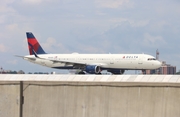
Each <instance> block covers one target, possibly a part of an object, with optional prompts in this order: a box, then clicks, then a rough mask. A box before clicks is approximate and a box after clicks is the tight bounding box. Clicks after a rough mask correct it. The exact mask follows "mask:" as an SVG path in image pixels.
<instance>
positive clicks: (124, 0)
mask: <svg viewBox="0 0 180 117" xmlns="http://www.w3.org/2000/svg"><path fill="white" fill-rule="evenodd" d="M128 3H129V0H96V4H97V6H98V7H103V8H112V9H116V8H119V7H122V6H126V5H127V4H128Z"/></svg>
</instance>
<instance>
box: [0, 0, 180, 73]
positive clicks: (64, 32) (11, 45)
mask: <svg viewBox="0 0 180 117" xmlns="http://www.w3.org/2000/svg"><path fill="white" fill-rule="evenodd" d="M26 32H33V34H34V35H35V37H36V38H37V39H38V40H39V42H40V43H41V45H42V47H43V48H44V50H45V51H46V52H47V53H73V52H78V53H96V54H98V53H100V54H101V53H103V54H104V53H112V54H123V53H126V54H127V53H129V54H132V53H133V54H141V53H145V54H150V55H153V56H155V54H156V50H157V49H158V50H159V52H160V56H159V59H160V60H161V61H166V63H168V64H171V65H173V66H176V67H177V71H179V70H180V52H179V50H180V1H179V0H1V4H0V67H2V68H3V69H4V70H15V71H19V70H23V71H25V72H26V73H28V72H36V71H38V72H52V71H56V72H58V73H64V72H66V71H64V70H56V69H52V68H47V67H43V66H39V65H36V64H33V63H30V62H28V61H25V60H23V59H22V58H18V57H15V56H14V55H28V54H29V52H28V47H27V40H26V35H25V33H26Z"/></svg>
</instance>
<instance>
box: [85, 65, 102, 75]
mask: <svg viewBox="0 0 180 117" xmlns="http://www.w3.org/2000/svg"><path fill="white" fill-rule="evenodd" d="M85 71H86V72H87V73H89V74H99V73H100V72H101V68H100V67H99V66H97V65H87V66H86V68H85Z"/></svg>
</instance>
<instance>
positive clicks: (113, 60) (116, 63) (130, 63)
mask: <svg viewBox="0 0 180 117" xmlns="http://www.w3.org/2000/svg"><path fill="white" fill-rule="evenodd" d="M38 56H39V57H40V58H44V59H39V58H37V57H35V56H34V55H28V56H25V57H24V59H26V60H28V61H30V62H33V63H36V64H39V65H43V66H47V67H51V68H59V69H71V68H72V69H75V68H73V66H74V65H76V64H86V65H97V66H100V67H101V68H102V69H108V68H110V69H125V70H145V69H157V68H159V67H160V66H161V62H159V61H158V60H156V59H155V58H154V57H153V56H151V55H147V54H39V55H38ZM56 60H57V61H58V62H56ZM59 61H60V62H59Z"/></svg>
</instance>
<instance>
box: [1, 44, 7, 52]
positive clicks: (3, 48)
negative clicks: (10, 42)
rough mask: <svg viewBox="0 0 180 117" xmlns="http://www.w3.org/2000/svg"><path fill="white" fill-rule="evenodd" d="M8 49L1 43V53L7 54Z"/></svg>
mask: <svg viewBox="0 0 180 117" xmlns="http://www.w3.org/2000/svg"><path fill="white" fill-rule="evenodd" d="M7 50H8V48H7V47H6V46H5V45H3V44H1V43H0V52H7Z"/></svg>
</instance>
